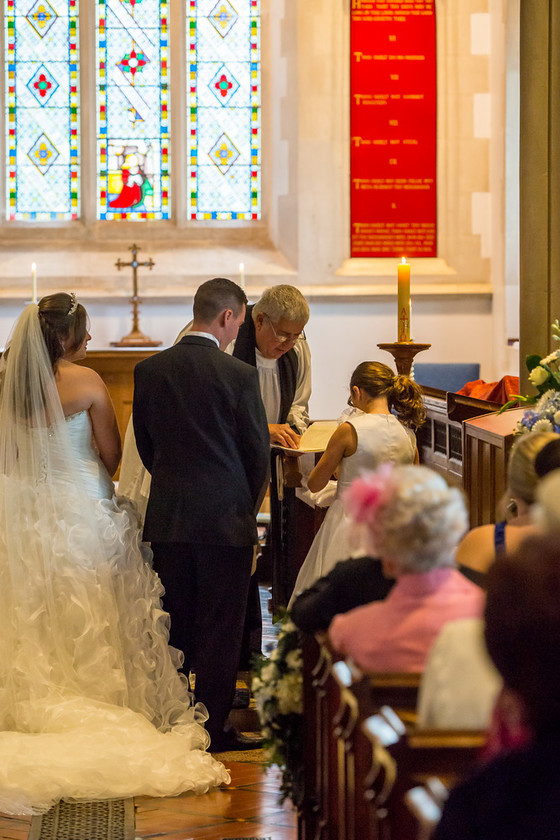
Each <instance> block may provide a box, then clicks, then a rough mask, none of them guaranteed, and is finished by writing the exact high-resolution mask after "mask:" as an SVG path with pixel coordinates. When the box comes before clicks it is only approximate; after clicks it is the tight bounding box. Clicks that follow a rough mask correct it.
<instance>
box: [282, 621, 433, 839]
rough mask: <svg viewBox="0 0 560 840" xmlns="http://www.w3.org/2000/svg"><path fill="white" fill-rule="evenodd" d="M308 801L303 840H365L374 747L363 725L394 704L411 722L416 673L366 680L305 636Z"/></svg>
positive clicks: (303, 816) (301, 816) (303, 811)
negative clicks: (367, 790) (386, 705)
mask: <svg viewBox="0 0 560 840" xmlns="http://www.w3.org/2000/svg"><path fill="white" fill-rule="evenodd" d="M303 675H304V676H303V703H304V719H305V730H304V799H303V803H302V806H301V809H300V814H299V828H298V837H299V840H312V839H313V840H315V838H317V839H318V838H320V839H321V840H358V839H359V840H367V837H368V835H367V833H366V831H367V827H368V819H369V814H368V810H367V807H366V803H365V800H364V788H363V780H364V777H365V775H366V772H367V771H368V770H369V768H370V766H371V746H370V744H369V742H368V740H367V738H366V737H365V735H364V733H363V731H362V727H361V724H362V722H363V721H364V720H365V718H367V717H368V716H371V715H372V714H374V713H375V712H376V711H378V709H379V708H380V706H381V705H383V704H384V703H386V702H392V703H393V704H394V705H395V707H398V708H399V709H400V710H401V711H402V712H403V714H408V715H409V717H410V718H412V716H413V713H414V711H415V708H416V700H417V692H418V682H419V676H418V675H409V674H406V675H396V674H391V675H388V674H379V675H373V676H370V677H364V676H363V675H361V674H360V673H359V672H357V670H356V669H354V668H352V667H350V666H349V665H347V664H346V663H345V662H343V661H334V658H333V655H332V654H331V652H330V651H329V650H328V648H327V647H326V646H325V645H323V644H322V643H321V640H320V638H318V637H314V636H312V635H310V634H304V638H303Z"/></svg>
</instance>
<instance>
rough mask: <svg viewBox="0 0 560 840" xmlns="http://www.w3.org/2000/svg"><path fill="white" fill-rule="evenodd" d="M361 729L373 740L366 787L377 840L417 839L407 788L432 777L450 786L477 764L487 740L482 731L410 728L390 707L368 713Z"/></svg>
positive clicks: (372, 824)
mask: <svg viewBox="0 0 560 840" xmlns="http://www.w3.org/2000/svg"><path fill="white" fill-rule="evenodd" d="M363 730H364V733H365V735H366V737H367V738H368V739H369V741H370V744H371V767H370V771H369V773H368V775H367V777H366V781H365V787H366V797H367V800H368V802H369V805H370V822H371V835H370V836H371V837H372V838H373V837H374V838H376V840H417V838H418V821H417V820H416V819H415V818H414V816H413V814H412V813H411V810H410V808H409V807H407V803H406V799H405V797H406V794H407V792H408V791H410V790H411V789H413V788H416V787H418V786H419V785H423V784H426V783H427V781H428V780H429V779H431V778H432V777H437V778H439V779H441V780H442V781H443V783H444V784H445V785H446V787H452V786H453V785H454V784H455V783H456V782H457V781H458V780H459V779H460V778H461V777H462V776H463V775H464V774H465V773H466V772H467V771H468V770H469V769H470V768H471V767H472V766H474V764H475V763H476V759H477V756H478V755H479V753H480V750H481V748H482V746H483V745H484V742H485V734H484V733H482V732H471V731H463V730H434V729H430V730H418V729H407V728H406V727H405V726H404V725H403V724H402V722H401V723H400V725H399V723H398V718H396V716H394V715H393V713H392V710H391V709H383V710H382V711H381V713H380V714H377V715H374V716H372V717H370V718H368V719H367V720H366V721H365V722H364V724H363ZM391 730H393V731H392V732H391ZM409 799H410V797H409Z"/></svg>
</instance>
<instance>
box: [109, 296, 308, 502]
mask: <svg viewBox="0 0 560 840" xmlns="http://www.w3.org/2000/svg"><path fill="white" fill-rule="evenodd" d="M308 320H309V306H308V304H307V301H306V300H305V298H304V296H303V295H302V294H301V292H300V291H299V289H296V287H295V286H288V285H280V286H272V287H271V288H270V289H267V290H266V291H265V292H264V293H263V295H262V297H261V298H260V299H259V300H258V301H257V303H255V304H253V305H251V306H248V307H247V313H246V316H245V321H244V323H243V324H242V326H241V328H240V330H239V335H238V337H237V340H236V341H235V342H232V343H231V344H230V345H229V346H228V347H227V348H226V352H227V353H230V354H233V355H234V356H236V357H237V358H238V359H241V360H242V361H244V362H247V363H248V364H250V365H252V366H253V367H256V368H257V372H258V375H259V385H260V391H261V396H262V400H263V403H264V407H265V411H266V417H267V422H268V431H269V434H270V442H271V443H272V444H274V443H276V444H279V445H281V446H289V447H291V448H294V449H295V448H297V445H298V441H299V437H300V435H301V433H302V432H303V431H305V429H306V427H307V426H308V425H309V414H308V404H309V397H310V395H311V354H310V352H309V345H308V344H307V340H306V338H305V333H304V332H303V330H304V327H305V325H306V324H307V321H308ZM189 328H190V323H189V324H187V326H186V327H184V328H183V329H182V330H181V332H180V333H179V335H178V336H177V341H180V340H181V338H182V337H183V336H184V335H185V334H186V333H187V332H188V331H189ZM119 494H120V495H123V496H127V497H128V498H129V499H131V500H132V501H134V502H135V503H136V505H137V506H138V509H139V511H140V514H141V516H142V518H143V517H144V514H145V511H146V505H147V502H148V496H149V494H150V476H149V473H147V472H146V470H145V469H144V467H143V465H142V462H141V460H140V457H139V455H138V451H137V449H136V442H135V440H134V430H133V428H132V420H130V422H129V424H128V427H127V430H126V434H125V439H124V447H123V457H122V463H121V469H120V478H119Z"/></svg>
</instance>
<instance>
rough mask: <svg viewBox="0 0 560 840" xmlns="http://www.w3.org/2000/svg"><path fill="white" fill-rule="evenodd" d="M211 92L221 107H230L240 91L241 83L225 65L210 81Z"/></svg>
mask: <svg viewBox="0 0 560 840" xmlns="http://www.w3.org/2000/svg"><path fill="white" fill-rule="evenodd" d="M210 90H211V91H212V93H213V94H214V96H215V97H216V99H217V100H218V102H219V103H220V105H229V104H230V102H231V100H232V99H233V97H234V96H235V94H236V93H237V91H238V90H239V82H238V81H237V79H236V78H235V76H234V75H233V74H232V73H231V72H230V71H229V70H228V69H227V68H226V67H225V65H224V64H222V66H221V67H220V69H219V70H218V71H217V72H216V73H215V74H214V76H213V77H212V79H211V80H210Z"/></svg>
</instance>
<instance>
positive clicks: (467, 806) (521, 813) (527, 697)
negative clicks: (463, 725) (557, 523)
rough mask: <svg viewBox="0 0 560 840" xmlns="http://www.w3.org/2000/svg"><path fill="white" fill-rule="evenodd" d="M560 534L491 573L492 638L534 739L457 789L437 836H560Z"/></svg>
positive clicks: (481, 839)
mask: <svg viewBox="0 0 560 840" xmlns="http://www.w3.org/2000/svg"><path fill="white" fill-rule="evenodd" d="M559 545H560V532H558V531H555V532H551V533H550V534H546V535H535V536H531V537H528V538H527V540H525V541H524V542H523V544H522V545H520V546H519V548H518V549H517V551H516V552H515V554H512V555H506V556H503V557H499V558H497V560H496V563H495V564H494V565H493V567H492V568H491V569H490V572H489V575H488V600H487V605H486V611H485V619H486V630H485V636H486V644H487V647H488V652H489V654H490V657H491V658H492V660H493V662H494V664H495V665H496V668H497V669H498V671H499V672H500V674H501V676H502V678H503V680H504V685H505V688H506V690H507V692H508V695H509V698H510V701H511V703H515V704H517V707H518V717H519V719H520V720H521V721H524V722H525V723H526V724H527V726H528V728H529V730H530V731H531V733H532V736H531V739H530V742H529V743H528V744H525V745H524V746H522V747H519V748H517V749H513V750H510V751H509V752H507V753H503V754H502V755H500V756H498V757H497V758H495V759H493V760H492V761H491V762H489V763H488V764H486V765H485V766H484V767H482V769H480V770H479V771H478V772H477V773H476V774H475V775H474V776H473V777H471V778H470V779H469V780H468V781H466V782H464V783H463V784H461V785H459V786H458V787H457V788H456V789H455V790H454V791H452V793H451V795H450V797H449V799H448V801H447V803H446V805H445V807H444V811H443V815H442V818H441V821H440V823H439V825H438V826H437V828H436V831H435V834H434V840H527V838H533V837H534V838H538V840H553V838H554V840H556V838H558V836H559V835H560V828H559V826H560V796H559V791H560V609H559V603H560V549H559Z"/></svg>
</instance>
